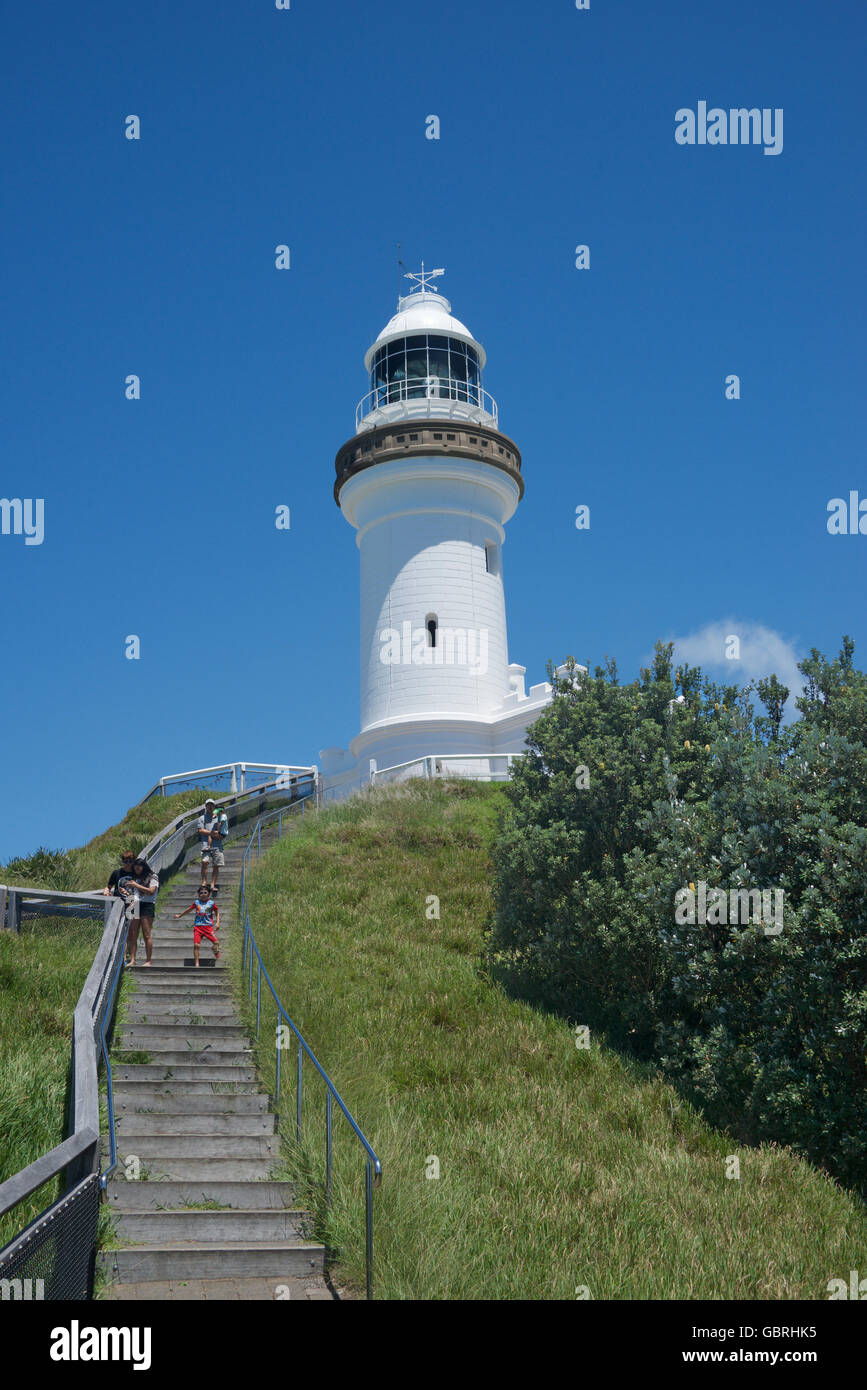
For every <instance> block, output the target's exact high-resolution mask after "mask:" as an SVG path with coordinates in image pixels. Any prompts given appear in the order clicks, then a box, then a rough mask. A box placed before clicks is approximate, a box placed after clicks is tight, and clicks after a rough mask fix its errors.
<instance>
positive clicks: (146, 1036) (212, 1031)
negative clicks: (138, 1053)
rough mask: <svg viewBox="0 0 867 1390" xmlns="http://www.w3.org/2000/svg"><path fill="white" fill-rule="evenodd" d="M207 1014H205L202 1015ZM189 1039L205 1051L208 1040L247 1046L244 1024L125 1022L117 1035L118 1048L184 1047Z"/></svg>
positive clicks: (209, 1041) (222, 1043) (233, 1045)
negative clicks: (186, 1024)
mask: <svg viewBox="0 0 867 1390" xmlns="http://www.w3.org/2000/svg"><path fill="white" fill-rule="evenodd" d="M200 1017H204V1015H200ZM185 1038H189V1039H190V1042H191V1044H193V1045H194V1046H195V1047H196V1048H197V1049H199V1050H201V1048H202V1047H203V1046H204V1044H205V1043H220V1044H221V1045H223V1050H224V1051H225V1045H226V1044H229V1045H230V1046H232V1047H246V1045H247V1038H246V1035H245V1033H244V1032H243V1031H242V1029H241V1025H240V1023H194V1024H193V1025H192V1026H191V1027H185V1026H184V1025H183V1024H181V1023H175V1024H172V1023H170V1024H165V1023H125V1024H124V1025H123V1027H122V1028H121V1029H120V1033H119V1035H118V1034H116V1035H115V1039H116V1046H117V1047H121V1048H123V1047H148V1046H150V1045H151V1044H153V1045H155V1046H157V1047H158V1046H159V1045H160V1043H163V1044H165V1046H166V1047H180V1046H182V1045H183V1041H184V1039H185Z"/></svg>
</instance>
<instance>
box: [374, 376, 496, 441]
mask: <svg viewBox="0 0 867 1390" xmlns="http://www.w3.org/2000/svg"><path fill="white" fill-rule="evenodd" d="M393 405H400V406H403V410H402V411H401V412H400V418H406V419H427V418H433V419H437V418H442V416H443V415H444V414H445V415H447V416H448V418H449V419H450V420H471V421H474V422H475V423H477V424H478V423H488V422H489V421H490V420H493V422H494V425H495V426H496V425H497V423H498V420H499V409H498V407H497V402H496V401H495V400H494V398H493V396H492V395H491V394H490V393H489V392H488V391H483V390H482V388H481V386H479V385H478V383H476V382H472V381H466V380H461V378H460V377H445V376H411V377H406V378H404V379H403V380H400V381H389V382H384V383H383V384H382V385H380V386H376V387H374V389H373V390H372V391H368V393H367V395H366V396H363V397H362V398H361V400H360V401H359V402H358V406H357V407H356V411H355V428H356V432H357V431H358V430H359V429H360V428H361V424H362V421H363V420H364V419H365V418H366V417H367V416H368V415H370V414H372V412H373V411H374V410H382V409H384V408H385V407H386V406H393ZM480 416H483V417H484V419H483V420H480V419H479V417H480Z"/></svg>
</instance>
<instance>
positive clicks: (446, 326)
mask: <svg viewBox="0 0 867 1390" xmlns="http://www.w3.org/2000/svg"><path fill="white" fill-rule="evenodd" d="M418 333H425V334H426V333H434V334H441V335H443V336H444V337H447V338H459V339H461V341H462V342H463V343H464V344H466V345H469V346H471V347H472V348H474V350H475V353H476V356H477V358H478V363H479V366H480V367H484V365H485V362H486V361H487V357H486V354H485V349H484V348H483V347H482V345H481V343H478V342H476V340H475V338H474V337H473V335H472V333H471V332H470V330H469V329H468V328H467V326H466V324H464V323H461V321H460V319H456V318H454V316H453V315H452V306H451V304H450V303H449V301H448V300H447V299H446V297H445V295H442V294H434V293H433V292H432V291H430V290H424V291H422V292H417V293H415V294H407V295H403V296H402V297H401V298H400V299H399V300H398V305H397V313H396V314H395V315H394V316H393V317H392V318H390V319H389V321H388V323H387V324H386V325H385V327H384V328H383V330H382V332H381V333H380V335H379V337H378V338H377V339H376V342H375V343H374V344H373V346H372V347H369V348H368V349H367V352H366V353H365V356H364V366H365V369H366V370H367V371H368V372H369V371H370V367H371V363H372V362H373V359H374V357H375V356H376V353H377V349H379V348H381V347H383V346H384V345H385V344H386V343H391V342H394V341H395V340H396V339H397V338H406V337H410V336H413V335H415V334H418Z"/></svg>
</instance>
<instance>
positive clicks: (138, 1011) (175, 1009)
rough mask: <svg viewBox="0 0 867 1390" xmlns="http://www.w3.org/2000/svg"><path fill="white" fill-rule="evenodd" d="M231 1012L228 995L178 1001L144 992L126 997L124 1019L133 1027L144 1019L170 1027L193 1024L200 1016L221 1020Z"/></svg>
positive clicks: (232, 1002)
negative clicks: (144, 993) (217, 997)
mask: <svg viewBox="0 0 867 1390" xmlns="http://www.w3.org/2000/svg"><path fill="white" fill-rule="evenodd" d="M235 1016H236V1009H235V1003H234V1001H233V1000H232V999H230V998H225V999H208V998H205V999H193V1000H187V1001H186V1003H181V1004H178V1003H176V1002H172V1001H170V1000H164V999H157V1000H152V999H150V998H148V997H147V996H143V995H137V996H136V998H135V1000H130V1003H129V1006H128V1008H127V1010H126V1015H125V1022H126V1024H128V1025H129V1026H134V1027H136V1028H138V1027H140V1026H141V1025H142V1024H145V1023H158V1024H160V1025H161V1026H162V1027H163V1028H166V1027H169V1028H171V1027H172V1026H174V1025H175V1024H181V1025H188V1026H189V1025H193V1026H195V1025H196V1024H200V1023H201V1021H202V1019H207V1020H208V1022H209V1023H210V1022H211V1021H213V1022H214V1023H222V1022H224V1021H225V1020H226V1019H233V1018H235Z"/></svg>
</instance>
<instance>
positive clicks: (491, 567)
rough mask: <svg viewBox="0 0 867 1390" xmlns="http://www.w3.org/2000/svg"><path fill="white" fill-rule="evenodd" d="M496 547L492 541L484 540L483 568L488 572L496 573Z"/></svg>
mask: <svg viewBox="0 0 867 1390" xmlns="http://www.w3.org/2000/svg"><path fill="white" fill-rule="evenodd" d="M497 559H498V557H497V547H496V545H495V543H494V542H493V541H485V569H486V570H487V571H488V574H497V573H498V569H497Z"/></svg>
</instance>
